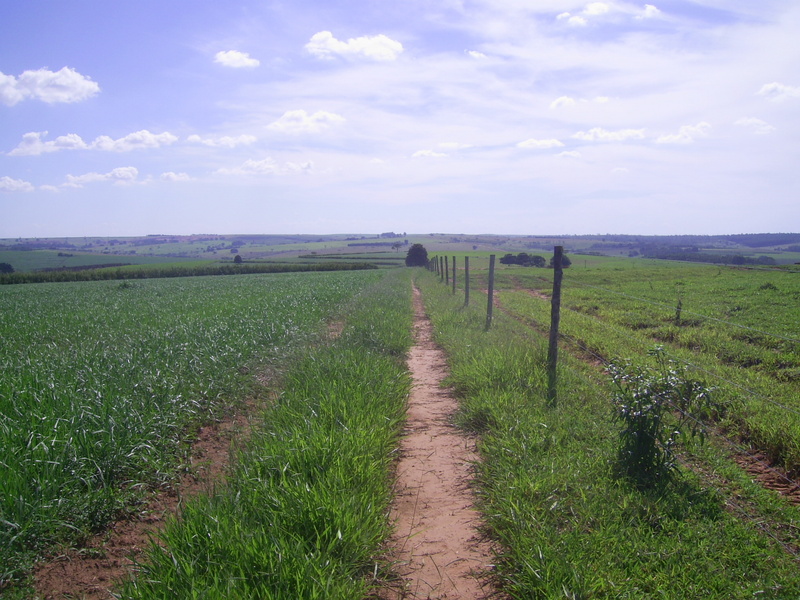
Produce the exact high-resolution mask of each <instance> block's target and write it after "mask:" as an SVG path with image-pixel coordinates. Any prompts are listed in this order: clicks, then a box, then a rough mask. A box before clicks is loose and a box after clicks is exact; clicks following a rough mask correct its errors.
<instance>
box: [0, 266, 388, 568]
mask: <svg viewBox="0 0 800 600" xmlns="http://www.w3.org/2000/svg"><path fill="white" fill-rule="evenodd" d="M382 276H383V274H382V273H379V272H378V271H369V272H337V273H309V274H300V273H298V274H282V275H248V276H231V277H226V278H218V277H217V278H215V277H197V278H185V279H180V280H176V279H160V280H142V281H136V282H122V283H120V282H116V281H101V282H91V283H75V284H73V283H63V284H39V285H35V286H3V287H2V288H0V337H2V339H3V343H2V345H0V370H1V371H2V373H3V376H2V378H0V464H1V465H2V469H3V476H2V478H0V565H2V570H1V571H0V582H7V581H9V580H13V579H15V578H18V577H19V576H21V575H22V574H24V572H25V571H26V570H27V569H28V567H29V566H30V564H31V561H32V560H34V559H35V558H36V557H37V556H38V555H40V554H42V553H45V552H47V550H48V549H49V548H50V547H52V545H53V544H57V543H72V542H74V541H75V540H78V541H79V540H80V539H81V538H83V537H84V536H86V535H88V534H89V533H91V532H93V531H97V530H98V529H100V528H102V527H103V526H104V525H105V524H106V523H107V522H108V521H109V520H110V519H112V518H114V517H115V516H116V515H118V514H119V513H120V511H123V510H125V508H126V506H127V505H128V503H130V502H133V501H134V500H135V498H136V497H137V496H139V495H141V493H142V489H143V487H145V488H146V487H147V486H153V485H159V484H162V483H169V482H170V481H171V480H172V478H173V477H174V474H175V471H176V469H177V468H178V467H179V466H180V465H181V463H182V461H183V460H184V458H183V454H184V452H185V450H186V448H185V445H184V443H185V440H186V436H187V434H190V433H191V431H192V429H193V427H196V426H197V424H198V423H202V422H205V421H208V420H209V419H212V418H215V416H216V415H218V414H221V413H222V412H224V411H225V410H227V409H228V408H230V407H231V405H233V404H235V403H237V402H240V401H241V400H242V399H243V397H244V396H245V395H246V394H258V393H260V389H259V387H258V386H257V384H256V380H255V376H254V373H255V372H256V370H257V369H262V368H267V367H269V368H271V369H273V370H276V369H278V370H280V369H282V368H283V366H284V365H285V363H286V361H289V360H291V358H292V357H293V356H294V355H295V354H296V353H297V352H298V351H300V350H302V349H303V348H304V347H305V346H307V345H308V344H310V343H311V342H312V341H313V340H314V339H316V337H317V336H318V335H319V332H320V331H321V330H322V329H323V325H324V322H325V320H326V319H328V318H332V317H333V316H334V313H336V311H338V310H339V307H340V305H341V304H342V303H343V302H345V301H347V300H348V299H350V298H352V297H353V296H354V295H356V294H357V293H358V292H359V291H360V290H361V289H363V288H364V287H365V286H370V285H372V284H374V283H376V282H378V281H379V280H380V279H381V278H382Z"/></svg>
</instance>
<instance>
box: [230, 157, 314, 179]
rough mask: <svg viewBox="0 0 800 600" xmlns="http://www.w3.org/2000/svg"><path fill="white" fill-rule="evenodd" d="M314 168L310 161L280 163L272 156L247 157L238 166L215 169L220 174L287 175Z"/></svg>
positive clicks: (305, 171)
mask: <svg viewBox="0 0 800 600" xmlns="http://www.w3.org/2000/svg"><path fill="white" fill-rule="evenodd" d="M313 168H314V165H313V163H312V162H310V161H308V162H304V163H296V162H287V163H284V164H283V165H281V164H280V163H278V161H276V160H275V159H274V158H272V157H267V158H263V159H261V160H255V159H247V160H246V161H244V162H243V163H242V164H241V165H239V166H238V167H224V168H221V169H217V171H216V172H217V173H218V174H220V175H289V174H294V173H310V172H311V171H312V170H313Z"/></svg>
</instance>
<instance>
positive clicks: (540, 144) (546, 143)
mask: <svg viewBox="0 0 800 600" xmlns="http://www.w3.org/2000/svg"><path fill="white" fill-rule="evenodd" d="M563 145H564V142H561V141H559V140H556V139H548V140H537V139H533V138H531V139H529V140H525V141H523V142H519V143H518V144H517V148H527V149H534V150H542V149H546V148H560V147H562V146H563Z"/></svg>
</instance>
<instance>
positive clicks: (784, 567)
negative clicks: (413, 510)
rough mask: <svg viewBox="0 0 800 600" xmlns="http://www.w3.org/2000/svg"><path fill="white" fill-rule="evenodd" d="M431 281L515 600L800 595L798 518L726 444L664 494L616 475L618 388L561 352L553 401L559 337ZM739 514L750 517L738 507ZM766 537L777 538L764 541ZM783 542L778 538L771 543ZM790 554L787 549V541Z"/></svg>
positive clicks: (698, 459) (707, 452) (435, 316)
mask: <svg viewBox="0 0 800 600" xmlns="http://www.w3.org/2000/svg"><path fill="white" fill-rule="evenodd" d="M420 282H421V284H422V286H423V292H424V296H425V298H426V306H427V309H428V311H429V312H430V314H431V317H432V320H433V324H434V328H435V331H436V338H437V340H438V341H439V343H441V344H442V345H443V347H444V348H445V350H446V351H447V353H448V357H449V359H448V360H449V363H450V368H451V373H452V374H451V379H450V382H451V383H452V384H453V385H454V387H455V389H456V390H457V391H458V393H459V394H460V395H461V396H462V409H461V414H460V416H459V419H458V421H459V423H460V424H461V425H462V426H463V427H466V428H468V429H471V430H473V431H476V432H478V433H480V434H481V440H480V443H479V449H480V453H481V456H482V463H480V465H479V466H478V480H479V484H478V485H479V491H478V494H479V497H480V505H481V506H480V507H481V511H482V513H483V515H484V518H485V520H486V525H487V529H488V531H489V532H490V534H491V535H492V536H493V537H494V538H495V539H496V540H497V541H498V543H499V545H500V550H499V556H498V559H497V561H496V562H497V565H498V578H499V581H500V582H501V584H502V586H503V588H504V589H505V591H506V592H507V593H508V594H509V595H510V597H512V598H525V599H531V598H542V599H544V598H547V599H550V598H637V599H642V598H674V599H676V600H677V599H685V598H714V599H720V600H722V599H724V600H730V599H745V598H753V597H764V598H796V597H798V595H800V571H799V570H798V569H797V559H796V557H795V556H794V555H793V554H792V553H791V552H790V551H788V550H787V546H791V545H793V544H796V534H795V532H796V531H797V527H798V524H800V516H798V513H797V509H796V508H793V507H791V506H789V505H788V504H787V503H786V502H785V501H784V500H782V499H780V498H778V497H777V496H776V495H775V494H773V493H771V492H766V491H764V490H762V489H761V488H760V487H758V486H757V485H754V484H753V483H752V482H751V481H750V478H749V477H747V476H745V475H743V474H742V473H741V471H740V470H739V469H738V468H737V467H736V466H735V465H734V464H733V463H732V462H731V461H730V460H729V459H727V458H726V456H725V454H724V453H723V452H721V451H720V450H718V449H717V448H716V446H714V445H709V446H708V447H705V448H701V449H696V448H685V449H684V454H683V456H684V461H689V462H691V463H692V464H695V465H697V466H696V467H695V468H689V466H688V465H687V464H686V463H684V465H683V467H682V468H681V473H682V477H679V478H678V479H677V480H676V481H675V482H673V483H670V484H668V485H667V486H666V487H665V488H661V489H659V490H658V491H656V492H647V493H645V492H640V491H638V490H637V489H636V488H635V487H634V486H632V485H630V484H627V483H625V482H624V481H621V480H618V479H615V478H614V476H613V474H612V473H613V470H612V465H613V463H614V459H615V457H616V448H617V436H618V431H617V430H616V428H615V426H614V424H613V421H612V418H611V414H612V413H611V401H610V399H611V391H610V389H609V387H608V381H607V378H606V377H605V376H604V375H603V374H602V373H601V372H600V371H599V370H598V369H597V368H595V367H591V366H588V365H586V364H585V363H583V362H582V361H579V360H576V359H575V358H573V357H572V356H571V355H570V352H568V351H566V350H565V349H562V352H561V354H560V356H561V365H560V369H559V384H558V403H557V406H556V408H549V407H548V405H547V404H548V403H547V400H546V374H545V362H546V338H544V337H543V336H542V335H541V334H539V333H537V332H536V331H534V330H533V329H530V328H528V327H525V326H524V325H523V324H522V323H520V321H519V320H518V319H516V318H513V317H511V316H509V315H506V314H504V313H503V312H502V311H495V319H494V321H493V325H492V328H491V330H490V331H489V332H484V324H485V310H486V309H485V298H486V297H485V295H482V294H477V293H476V295H475V301H474V302H473V303H471V306H470V307H469V308H464V307H463V297H461V296H460V295H455V296H454V295H453V294H452V293H451V290H450V289H449V288H447V287H445V286H443V285H441V284H440V283H439V281H438V278H435V277H433V276H431V275H429V274H425V275H424V276H423V277H422V278H421V279H420ZM734 507H739V508H743V510H738V509H737V508H734ZM765 530H767V531H765ZM770 533H771V534H772V535H770ZM784 544H785V545H784Z"/></svg>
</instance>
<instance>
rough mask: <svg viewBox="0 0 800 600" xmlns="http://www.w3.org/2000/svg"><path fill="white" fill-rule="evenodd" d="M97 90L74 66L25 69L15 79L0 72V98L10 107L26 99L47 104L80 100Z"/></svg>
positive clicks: (98, 89) (97, 86)
mask: <svg viewBox="0 0 800 600" xmlns="http://www.w3.org/2000/svg"><path fill="white" fill-rule="evenodd" d="M99 91H100V86H99V85H98V84H97V83H95V82H94V81H92V80H91V79H90V78H88V77H85V76H84V75H81V74H80V73H78V72H77V71H75V70H74V69H70V68H69V67H64V68H62V69H61V70H60V71H55V72H53V71H50V70H49V69H38V70H36V71H25V72H23V73H22V75H20V76H19V77H18V78H17V77H14V76H13V75H5V74H3V73H2V72H0V100H2V101H3V103H5V104H7V105H8V106H14V105H15V104H17V103H18V102H21V101H22V100H25V99H27V98H35V99H37V100H41V101H42V102H47V103H48V104H54V103H56V102H80V101H81V100H86V99H87V98H91V97H92V96H94V95H95V94H97V93H98V92H99Z"/></svg>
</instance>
